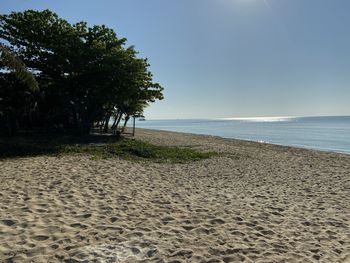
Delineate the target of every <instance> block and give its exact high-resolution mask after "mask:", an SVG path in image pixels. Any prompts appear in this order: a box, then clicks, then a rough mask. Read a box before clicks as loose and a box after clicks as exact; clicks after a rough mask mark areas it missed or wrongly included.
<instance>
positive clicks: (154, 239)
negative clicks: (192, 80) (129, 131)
mask: <svg viewBox="0 0 350 263" xmlns="http://www.w3.org/2000/svg"><path fill="white" fill-rule="evenodd" d="M135 138H136V139H139V140H143V141H147V142H150V143H154V144H160V145H169V146H179V147H191V148H193V149H195V150H200V151H215V152H218V153H223V154H219V155H218V156H215V157H212V158H209V159H203V160H200V161H194V162H188V163H157V162H149V161H147V162H146V161H145V162H143V161H142V162H138V161H128V160H123V159H119V158H111V159H91V158H90V157H89V156H84V155H67V156H60V157H56V156H45V155H42V156H35V157H26V158H13V159H4V160H0V167H1V169H0V182H1V183H0V233H1V235H0V261H4V262H7V261H8V262H15V263H17V262H35V263H46V262H50V263H56V262H57V263H58V262H179V263H186V262H200V263H208V262H212V263H214V262H218V263H223V262H224V263H227V262H246V263H266V262H288V263H304V262H309V263H320V262H322V263H330V262H340V263H349V262H350V242H349V240H350V196H349V189H350V177H349V171H350V156H348V155H344V154H338V153H328V152H319V151H314V150H307V149H300V148H293V147H286V146H278V145H272V144H262V143H258V142H248V141H239V140H233V139H225V138H221V137H213V136H202V135H191V134H186V133H177V132H165V131H159V130H147V129H137V131H136V137H135Z"/></svg>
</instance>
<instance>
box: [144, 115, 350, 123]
mask: <svg viewBox="0 0 350 263" xmlns="http://www.w3.org/2000/svg"><path fill="white" fill-rule="evenodd" d="M321 117H350V114H349V115H305V116H255V117H214V118H203V117H192V118H147V116H146V117H145V119H146V120H155V121H156V120H158V121H161V120H249V119H250V120H257V119H296V118H321Z"/></svg>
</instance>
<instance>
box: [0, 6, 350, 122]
mask: <svg viewBox="0 0 350 263" xmlns="http://www.w3.org/2000/svg"><path fill="white" fill-rule="evenodd" d="M26 9H35V10H43V9H50V10H52V11H54V12H56V13H57V14H58V15H59V16H60V17H61V18H64V19H66V20H68V21H69V22H71V23H76V22H79V21H86V22H88V24H89V25H95V24H98V25H101V24H104V25H106V26H108V27H110V28H113V29H114V30H115V31H116V33H117V35H118V36H119V37H126V38H127V39H128V42H127V44H128V45H134V46H135V48H136V50H138V51H139V56H140V57H147V58H148V59H149V62H150V64H151V67H150V70H151V72H152V73H153V75H154V81H156V82H159V83H160V84H161V85H162V86H163V87H164V96H165V99H164V100H163V101H157V102H156V103H153V104H152V105H150V106H149V107H148V108H147V109H146V110H145V116H146V118H148V119H186V118H231V117H258V116H330V115H350V16H349V10H350V1H348V0H147V1H146V0H99V1H87V0H74V1H72V0H60V1H58V0H55V1H54V0H1V2H0V13H1V14H6V13H10V12H11V11H23V10H26Z"/></svg>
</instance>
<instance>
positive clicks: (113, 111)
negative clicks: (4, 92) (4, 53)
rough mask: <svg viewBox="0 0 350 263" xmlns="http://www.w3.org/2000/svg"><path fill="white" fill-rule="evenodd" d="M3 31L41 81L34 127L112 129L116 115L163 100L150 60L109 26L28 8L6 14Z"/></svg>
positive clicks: (1, 22)
mask: <svg viewBox="0 0 350 263" xmlns="http://www.w3.org/2000/svg"><path fill="white" fill-rule="evenodd" d="M0 35H1V37H2V39H3V40H5V41H4V42H6V43H8V45H7V46H8V48H9V49H11V50H12V51H13V53H14V54H15V55H16V56H17V57H19V58H20V59H21V60H22V61H23V62H24V63H25V64H26V65H27V66H28V68H29V70H30V71H32V72H35V75H36V79H37V80H38V83H39V87H40V90H39V91H38V92H37V93H38V94H37V95H36V96H33V97H31V101H30V102H29V103H34V104H35V105H37V107H36V109H35V111H36V113H35V116H36V117H35V118H33V119H32V123H31V125H30V126H31V127H33V126H34V127H44V128H45V130H47V131H51V130H52V131H58V130H61V131H65V132H67V131H68V132H69V131H70V132H80V133H81V132H83V133H87V132H89V131H90V129H91V127H93V125H94V123H97V122H98V123H104V124H105V128H106V130H107V129H108V124H109V120H110V119H111V117H113V116H114V117H116V118H117V120H116V121H115V122H116V123H117V125H118V123H119V121H120V119H121V118H122V116H124V117H127V116H130V115H131V114H136V113H138V112H142V111H143V109H144V107H146V106H147V105H148V104H149V103H150V102H154V101H155V100H157V99H162V98H163V95H162V90H163V88H162V87H161V86H160V85H159V84H157V83H153V81H152V74H151V72H149V70H148V68H149V64H148V63H147V60H146V59H143V58H138V57H137V52H136V51H135V49H134V47H125V43H126V39H125V38H118V37H117V35H116V33H115V32H114V31H113V30H112V29H110V28H107V27H106V26H104V25H102V26H93V27H87V24H86V23H85V22H79V23H76V24H69V23H68V22H67V21H66V20H64V19H61V18H59V17H58V16H57V14H55V13H53V12H51V11H49V10H44V11H34V10H27V11H24V12H13V13H11V14H9V15H1V16H0ZM3 78H5V79H6V78H10V75H9V74H6V73H5V74H4V75H3ZM126 105H128V106H127V107H126ZM118 120H119V121H118ZM19 123H20V125H19V126H20V128H26V126H25V125H22V123H21V122H19Z"/></svg>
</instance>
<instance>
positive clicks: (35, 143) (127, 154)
mask: <svg viewBox="0 0 350 263" xmlns="http://www.w3.org/2000/svg"><path fill="white" fill-rule="evenodd" d="M67 154H80V155H89V156H91V157H92V158H93V159H100V158H122V159H127V160H152V161H156V162H169V163H184V162H191V161H198V160H202V159H206V158H210V157H213V156H217V155H218V153H216V152H202V151H197V150H195V149H192V148H188V147H176V146H160V145H154V144H151V143H148V142H143V141H139V140H134V139H127V138H119V139H118V138H116V137H112V136H103V135H101V136H84V137H72V136H65V137H64V136H50V137H43V136H40V137H38V136H34V137H33V136H31V137H28V136H27V137H17V138H10V139H8V140H0V158H14V157H28V156H38V155H59V156H62V155H67Z"/></svg>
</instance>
